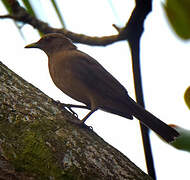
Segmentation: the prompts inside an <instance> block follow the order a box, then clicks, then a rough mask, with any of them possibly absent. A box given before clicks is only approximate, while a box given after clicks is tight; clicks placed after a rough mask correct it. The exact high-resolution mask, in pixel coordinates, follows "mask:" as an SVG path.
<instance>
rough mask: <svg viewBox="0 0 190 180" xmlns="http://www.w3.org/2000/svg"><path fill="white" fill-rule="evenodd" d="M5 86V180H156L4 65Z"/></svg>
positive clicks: (0, 112) (0, 78)
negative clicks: (78, 123) (77, 124)
mask: <svg viewBox="0 0 190 180" xmlns="http://www.w3.org/2000/svg"><path fill="white" fill-rule="evenodd" d="M0 83H1V85H0V179H3V180H4V179H6V180H7V179H19V180H20V179H56V180H57V179H73V180H74V179H78V180H80V179H88V180H89V179H90V180H93V179H104V180H106V179H109V180H110V179H114V180H117V179H129V180H131V179H133V180H134V179H135V180H145V179H147V180H150V179H151V178H150V177H149V176H148V175H146V174H145V173H144V172H143V171H141V170H140V169H139V168H138V167H136V166H135V165H134V164H133V163H132V162H131V161H130V160H129V159H128V158H127V157H126V156H124V155H123V154H122V153H120V152H119V151H117V150H116V149H115V148H113V147H112V146H110V145H109V144H107V143H106V142H105V141H104V140H103V139H102V138H101V137H99V136H98V135H97V134H96V133H95V132H93V131H89V130H87V129H84V128H79V127H78V126H76V125H74V124H73V123H71V122H70V121H69V120H77V119H76V117H75V116H73V115H72V114H71V113H70V112H68V111H66V110H65V109H63V108H61V107H60V106H59V105H57V104H55V103H54V101H53V100H52V99H51V98H49V97H48V96H46V95H45V94H44V93H42V92H41V91H40V90H39V89H37V88H36V87H34V86H33V85H31V84H29V83H28V82H26V81H25V80H23V79H22V78H21V77H19V76H18V75H16V74H15V73H14V72H12V71H11V70H9V69H8V68H7V67H6V66H4V65H3V64H2V63H0Z"/></svg>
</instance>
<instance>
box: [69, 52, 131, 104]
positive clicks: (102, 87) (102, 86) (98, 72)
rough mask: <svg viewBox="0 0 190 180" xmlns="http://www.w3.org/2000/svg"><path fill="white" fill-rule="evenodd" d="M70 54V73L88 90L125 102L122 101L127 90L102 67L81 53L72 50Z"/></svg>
mask: <svg viewBox="0 0 190 180" xmlns="http://www.w3.org/2000/svg"><path fill="white" fill-rule="evenodd" d="M71 54H72V56H73V58H70V60H71V61H73V63H72V73H74V74H75V75H76V78H80V79H82V81H83V82H85V85H86V86H87V87H88V88H90V89H92V90H93V91H96V92H97V93H100V94H104V95H106V96H107V97H109V98H111V99H113V100H116V101H121V102H126V101H125V100H124V99H126V96H128V94H127V90H126V89H125V88H124V87H123V86H122V85H121V84H120V83H119V81H117V80H116V79H115V78H114V77H113V76H112V75H111V74H110V73H109V72H108V71H107V70H106V69H104V67H103V66H102V65H100V64H99V63H98V62H97V61H96V60H95V59H93V58H92V57H90V56H89V55H87V54H85V53H83V52H81V51H77V50H74V51H73V52H71Z"/></svg>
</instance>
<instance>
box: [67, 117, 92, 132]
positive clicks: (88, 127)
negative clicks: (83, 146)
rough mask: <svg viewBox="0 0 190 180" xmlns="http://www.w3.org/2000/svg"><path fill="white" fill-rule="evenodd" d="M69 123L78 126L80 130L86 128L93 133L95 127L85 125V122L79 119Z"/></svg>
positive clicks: (70, 120)
mask: <svg viewBox="0 0 190 180" xmlns="http://www.w3.org/2000/svg"><path fill="white" fill-rule="evenodd" d="M69 122H71V123H73V124H75V125H77V126H78V127H79V128H84V129H87V130H89V131H93V127H92V126H88V125H86V124H85V123H83V121H81V120H77V119H69Z"/></svg>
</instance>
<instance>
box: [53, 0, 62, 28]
mask: <svg viewBox="0 0 190 180" xmlns="http://www.w3.org/2000/svg"><path fill="white" fill-rule="evenodd" d="M51 3H52V4H53V7H54V9H55V11H56V13H57V16H58V18H59V20H60V22H61V25H62V26H63V27H65V24H64V21H63V18H62V16H61V13H60V12H59V9H58V7H57V4H56V2H55V1H54V0H51Z"/></svg>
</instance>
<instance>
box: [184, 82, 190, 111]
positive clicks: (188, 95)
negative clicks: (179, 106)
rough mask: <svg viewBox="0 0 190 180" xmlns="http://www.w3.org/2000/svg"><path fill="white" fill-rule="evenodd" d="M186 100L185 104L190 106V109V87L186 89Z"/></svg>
mask: <svg viewBox="0 0 190 180" xmlns="http://www.w3.org/2000/svg"><path fill="white" fill-rule="evenodd" d="M184 99H185V103H186V105H187V106H188V108H189V109H190V86H189V87H188V88H187V89H186V91H185V94H184Z"/></svg>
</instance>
